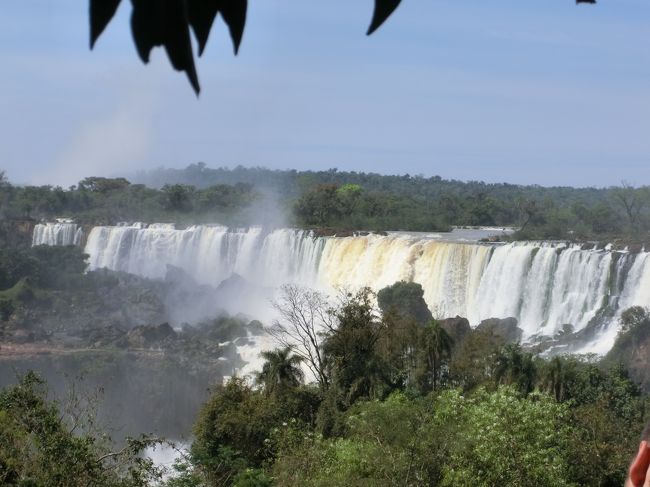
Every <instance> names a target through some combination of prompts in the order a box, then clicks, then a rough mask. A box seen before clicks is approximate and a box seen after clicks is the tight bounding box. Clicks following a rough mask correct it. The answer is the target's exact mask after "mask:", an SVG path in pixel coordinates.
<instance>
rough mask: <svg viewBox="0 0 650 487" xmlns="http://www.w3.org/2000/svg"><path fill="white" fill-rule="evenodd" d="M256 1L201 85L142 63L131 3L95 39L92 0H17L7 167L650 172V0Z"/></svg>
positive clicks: (3, 74) (28, 177) (44, 172)
mask: <svg viewBox="0 0 650 487" xmlns="http://www.w3.org/2000/svg"><path fill="white" fill-rule="evenodd" d="M372 6H373V2H372V1H371V0H354V1H350V0H276V1H272V0H257V1H252V2H249V11H248V22H247V25H246V30H245V33H244V39H243V42H242V46H241V49H240V53H239V55H238V56H236V57H235V56H233V53H232V46H231V44H230V39H229V37H228V34H227V29H226V27H225V25H224V24H223V23H222V22H221V21H220V20H219V21H218V22H217V23H216V24H215V26H214V27H213V31H212V34H211V36H210V40H209V42H208V46H207V48H206V52H205V53H204V54H203V56H202V57H201V58H199V59H198V60H197V69H198V72H199V78H200V81H201V86H202V92H201V94H200V96H199V97H198V98H197V97H196V96H195V95H194V93H193V92H192V89H191V87H190V85H189V83H188V82H187V80H186V78H185V75H184V74H183V73H178V72H176V71H174V70H173V69H172V68H171V66H170V65H169V62H168V60H167V58H166V55H165V53H164V51H162V50H161V49H157V50H155V51H154V53H153V56H152V60H151V63H150V64H149V65H147V66H145V65H143V64H142V63H141V62H140V60H139V58H138V57H137V54H136V51H135V48H134V46H133V42H132V38H131V34H130V30H129V16H130V11H131V3H130V2H129V1H127V0H123V1H122V5H121V6H120V9H119V11H118V14H117V16H116V18H115V19H114V20H113V22H112V23H111V24H110V25H109V26H108V28H107V29H106V31H105V32H104V34H103V35H102V37H101V38H100V39H99V41H98V43H97V45H96V47H95V49H94V50H93V51H90V50H89V40H88V36H89V33H88V30H89V27H88V12H87V9H88V4H87V2H86V1H83V0H57V1H56V2H53V1H52V0H30V1H25V0H4V1H3V2H2V16H1V17H0V59H1V60H2V70H1V71H0V170H5V171H6V173H7V175H8V177H9V179H10V180H11V181H12V182H14V183H25V184H27V183H29V184H53V185H62V186H69V185H72V184H75V183H76V182H78V181H79V180H80V179H82V178H84V177H87V176H115V175H123V174H130V173H133V172H135V171H136V170H140V169H151V168H156V167H161V166H164V167H185V166H187V165H188V164H191V163H195V162H199V161H203V162H205V163H206V164H207V165H208V166H211V167H217V166H236V165H240V164H241V165H244V166H265V167H269V168H274V169H286V168H295V169H300V170H305V169H313V170H321V169H329V168H338V169H339V170H354V171H372V172H378V173H382V174H405V173H408V174H412V175H415V174H422V175H424V176H434V175H439V176H442V177H444V178H452V179H460V180H484V181H488V182H510V183H520V184H540V185H544V186H551V185H553V186H554V185H572V186H609V185H614V184H619V183H620V182H621V181H627V182H629V183H630V184H633V185H645V184H650V2H649V1H648V0H599V3H598V4H597V5H596V6H592V5H578V6H577V5H575V2H574V1H573V0H543V1H521V0H490V1H486V0H464V1H460V0H403V1H402V5H401V6H400V7H399V8H398V9H397V11H396V12H395V13H394V14H393V16H392V17H391V18H390V19H389V20H388V21H387V23H386V24H384V26H382V27H381V28H380V29H379V30H378V31H377V32H376V33H375V34H373V35H372V36H370V37H366V36H365V30H366V28H367V26H368V23H369V21H370V17H371V14H372Z"/></svg>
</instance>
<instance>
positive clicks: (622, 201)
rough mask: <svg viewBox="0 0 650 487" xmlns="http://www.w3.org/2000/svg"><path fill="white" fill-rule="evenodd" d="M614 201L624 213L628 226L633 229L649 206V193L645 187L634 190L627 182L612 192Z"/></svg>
mask: <svg viewBox="0 0 650 487" xmlns="http://www.w3.org/2000/svg"><path fill="white" fill-rule="evenodd" d="M612 194H613V195H614V201H615V202H616V203H617V204H618V205H620V207H621V208H622V209H623V211H625V216H627V219H628V221H629V224H630V226H632V227H635V226H636V225H637V224H638V223H639V219H640V217H641V214H642V212H643V210H644V209H645V207H646V206H647V205H648V204H650V193H649V191H648V188H647V187H644V188H635V187H634V186H632V185H631V184H630V183H628V182H627V181H623V182H622V183H621V187H620V188H614V189H613V190H612Z"/></svg>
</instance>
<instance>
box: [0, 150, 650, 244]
mask: <svg viewBox="0 0 650 487" xmlns="http://www.w3.org/2000/svg"><path fill="white" fill-rule="evenodd" d="M133 180H134V181H138V182H139V183H141V184H131V183H129V181H127V180H126V179H124V178H114V179H109V178H97V177H90V178H86V179H84V180H83V181H81V182H80V183H79V184H78V185H76V186H73V187H71V188H68V189H63V188H59V187H51V186H40V187H34V186H27V187H18V186H12V185H10V184H9V183H8V182H7V181H6V180H5V179H4V178H2V177H0V216H1V217H3V218H25V217H31V218H36V219H41V218H45V219H47V218H53V217H61V216H69V217H74V218H76V219H77V220H79V221H80V222H87V223H91V224H98V223H115V222H117V221H133V220H142V221H173V222H183V223H198V222H215V221H218V222H222V223H225V224H284V225H286V224H293V225H297V226H301V227H321V228H322V227H326V228H332V229H336V230H341V229H347V230H420V231H441V230H448V229H450V227H451V226H454V225H455V226H467V225H470V226H471V225H483V226H485V225H487V226H516V227H519V228H520V230H519V232H518V233H517V235H516V238H520V239H568V240H590V239H591V240H610V241H611V240H616V239H624V240H625V241H632V242H645V241H647V240H648V231H649V230H650V189H649V188H648V187H642V188H633V187H631V186H629V185H627V184H623V185H622V186H620V187H610V188H600V189H599V188H570V187H550V188H544V187H540V186H520V185H513V184H487V183H483V182H479V181H469V182H461V181H454V180H444V179H442V178H440V177H438V176H435V177H430V178H425V177H423V176H410V175H408V174H407V175H403V176H383V175H379V174H373V173H357V172H344V171H337V170H335V169H332V170H329V171H295V170H291V171H278V170H269V169H263V168H243V167H237V168H235V169H232V170H231V169H224V168H217V169H210V168H208V167H207V166H206V165H205V164H202V163H199V164H192V165H190V166H188V167H187V168H185V169H159V170H155V171H151V172H148V173H139V174H137V175H134V176H133ZM145 184H146V186H145ZM153 188H159V189H153ZM276 210H277V211H276ZM278 213H279V214H282V215H283V217H282V218H280V217H279V216H278ZM0 237H1V235H0Z"/></svg>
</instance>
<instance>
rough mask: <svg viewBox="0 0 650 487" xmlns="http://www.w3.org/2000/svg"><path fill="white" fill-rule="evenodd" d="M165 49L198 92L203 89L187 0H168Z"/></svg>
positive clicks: (175, 65)
mask: <svg viewBox="0 0 650 487" xmlns="http://www.w3.org/2000/svg"><path fill="white" fill-rule="evenodd" d="M166 2H167V7H168V9H167V11H166V18H165V50H166V51H167V56H168V57H169V60H170V61H171V63H172V66H174V68H175V69H177V70H178V71H185V72H186V73H187V77H188V79H189V80H190V83H191V84H192V87H193V88H194V91H195V92H196V93H197V94H198V93H199V91H201V88H200V86H199V78H198V76H197V74H196V68H195V67H194V53H193V52H192V39H191V38H190V26H189V16H188V11H187V1H186V0H166Z"/></svg>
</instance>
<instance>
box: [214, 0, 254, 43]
mask: <svg viewBox="0 0 650 487" xmlns="http://www.w3.org/2000/svg"><path fill="white" fill-rule="evenodd" d="M219 5H220V6H219V12H220V13H221V17H223V20H224V22H225V23H226V25H227V26H228V30H230V38H231V39H232V45H233V49H234V51H235V54H237V52H238V51H239V45H240V44H241V40H242V37H243V35H244V26H245V25H246V10H247V9H248V0H221V1H220V2H219Z"/></svg>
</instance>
